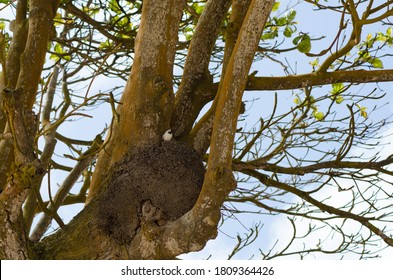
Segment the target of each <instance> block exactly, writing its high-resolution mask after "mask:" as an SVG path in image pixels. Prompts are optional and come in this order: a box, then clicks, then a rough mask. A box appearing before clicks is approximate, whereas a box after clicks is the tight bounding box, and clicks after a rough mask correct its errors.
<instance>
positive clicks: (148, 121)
mask: <svg viewBox="0 0 393 280" xmlns="http://www.w3.org/2000/svg"><path fill="white" fill-rule="evenodd" d="M184 3H185V2H184V1H183V0H167V1H150V0H148V1H144V2H143V10H142V19H141V25H140V28H139V32H138V35H137V38H136V43H135V44H136V46H135V60H134V63H133V67H132V71H131V74H130V77H129V80H128V82H127V85H126V88H125V90H124V93H123V95H122V98H121V101H120V104H121V105H119V106H118V108H117V112H118V114H119V116H120V120H119V122H118V123H115V124H114V125H113V126H112V128H111V132H110V134H109V136H108V139H107V145H106V148H105V150H103V151H102V152H101V153H100V155H99V158H98V162H97V166H96V170H95V172H94V176H93V180H92V184H91V187H90V192H89V199H88V201H90V199H91V198H92V197H94V196H95V195H96V194H97V192H98V191H99V188H100V185H101V183H102V181H103V179H104V178H105V176H106V175H107V174H108V171H109V168H110V167H111V166H112V165H113V164H114V163H115V162H117V161H119V160H120V159H121V157H122V156H123V155H124V154H125V153H126V152H127V151H128V150H129V149H130V147H132V146H143V145H151V144H157V143H159V142H160V140H161V136H162V134H163V133H164V132H165V131H166V130H167V129H168V128H169V127H170V117H171V113H172V110H173V102H174V96H173V86H172V71H173V61H174V56H175V48H176V43H177V32H178V28H179V22H180V18H181V14H182V10H183V6H184Z"/></svg>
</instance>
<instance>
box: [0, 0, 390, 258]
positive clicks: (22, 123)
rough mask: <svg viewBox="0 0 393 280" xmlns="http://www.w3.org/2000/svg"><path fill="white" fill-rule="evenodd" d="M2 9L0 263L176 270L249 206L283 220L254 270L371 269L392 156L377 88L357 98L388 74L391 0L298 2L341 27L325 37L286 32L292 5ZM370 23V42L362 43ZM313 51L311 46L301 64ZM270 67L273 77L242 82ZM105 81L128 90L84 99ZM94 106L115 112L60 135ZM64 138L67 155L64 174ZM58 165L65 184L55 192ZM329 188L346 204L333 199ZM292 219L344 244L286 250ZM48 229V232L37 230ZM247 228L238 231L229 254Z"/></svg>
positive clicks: (292, 21) (384, 216)
mask: <svg viewBox="0 0 393 280" xmlns="http://www.w3.org/2000/svg"><path fill="white" fill-rule="evenodd" d="M1 2H2V3H4V6H3V8H1V9H2V10H7V9H11V10H14V13H15V18H14V19H12V21H8V20H7V19H3V20H2V25H1V26H0V27H1V28H2V33H1V37H0V42H1V44H0V47H1V48H0V51H1V52H0V53H1V55H0V59H1V66H2V77H1V80H2V81H1V82H2V84H1V92H2V94H1V104H2V107H1V110H0V129H1V131H2V133H1V134H0V140H1V142H0V158H1V160H0V162H1V166H0V170H1V173H0V191H1V194H0V202H1V205H0V217H1V227H0V236H1V239H0V240H1V241H0V257H1V258H2V259H37V258H38V259H92V258H99V259H108V258H110V259H168V258H175V257H177V256H178V255H180V254H182V253H186V252H192V251H198V250H200V249H202V248H203V247H204V246H205V244H206V242H207V241H208V240H210V239H213V238H215V236H216V235H217V230H218V227H219V224H220V221H224V222H225V221H227V220H228V218H231V217H233V216H236V215H237V214H238V213H250V212H251V213H257V214H266V213H268V214H270V215H278V214H279V215H283V216H286V217H288V218H289V220H290V225H291V226H293V238H292V239H291V240H290V241H289V243H288V244H287V245H285V246H283V248H284V249H280V250H273V249H272V250H270V251H267V252H266V251H263V250H261V257H262V258H266V259H270V258H274V257H278V256H285V255H291V254H298V255H300V256H301V257H303V256H305V255H306V254H309V253H313V252H320V253H337V254H340V253H346V252H354V253H356V254H359V256H360V257H361V258H365V257H375V256H376V255H377V252H378V250H379V248H378V250H374V249H373V246H375V245H376V244H379V243H380V242H383V244H384V246H383V247H389V246H393V238H392V237H391V235H389V234H390V233H389V232H390V231H391V225H392V207H391V203H389V199H391V196H392V194H391V191H390V190H389V187H390V186H391V185H390V182H391V178H390V176H392V175H393V173H392V171H390V170H389V166H390V165H391V164H392V163H393V158H392V157H391V155H388V156H385V157H381V155H380V153H379V152H380V150H378V149H376V148H378V145H380V144H379V142H378V141H379V140H380V139H382V140H383V138H382V137H383V135H381V134H379V133H380V132H381V131H382V129H383V128H384V127H385V126H386V125H387V124H389V119H388V118H386V117H382V118H380V117H379V116H376V117H375V119H376V121H375V120H374V121H373V119H372V117H373V116H374V112H377V111H378V109H379V108H380V107H378V106H377V107H375V108H374V109H371V110H368V109H367V108H366V107H365V106H366V105H367V106H368V107H369V106H372V104H373V102H375V101H378V102H380V100H383V98H384V94H383V93H381V92H380V91H377V90H376V91H369V92H366V93H365V92H363V91H361V90H359V91H358V93H353V92H352V90H354V89H356V87H355V86H356V85H358V84H366V83H376V82H387V81H392V80H393V70H390V69H387V70H384V69H382V68H383V65H384V62H387V61H388V59H389V55H388V54H385V49H386V48H389V47H390V46H391V45H392V43H393V38H392V29H391V27H389V25H391V23H390V21H389V20H390V19H391V16H392V15H393V12H392V6H393V1H380V2H381V3H379V2H378V1H363V0H358V1H354V0H346V1H344V0H342V1H316V0H315V1H313V0H306V1H302V2H303V3H302V4H307V5H312V7H314V9H315V10H314V12H315V13H318V12H324V13H331V14H332V15H338V21H339V22H337V23H336V24H337V25H338V28H337V30H336V35H335V36H333V37H332V38H327V40H330V42H329V43H325V41H323V39H324V38H317V37H315V36H313V35H312V34H309V33H306V32H303V31H298V30H297V26H298V23H297V19H296V18H297V13H296V11H295V10H294V9H292V8H291V7H290V6H288V7H280V3H279V2H275V1H273V0H243V1H237V0H233V1H228V0H210V1H183V0H163V1H152V0H145V1H143V2H142V1H125V0H124V1H123V0H110V1H100V0H86V1H71V0H62V1H60V0H57V1H49V2H48V1H43V0H31V1H25V0H19V1H1ZM332 2H334V3H332ZM282 4H283V3H282ZM284 4H285V3H284ZM282 6H283V5H282ZM295 7H296V5H294V8H295ZM305 16H306V15H305ZM381 23H383V24H384V25H382V26H383V27H384V28H385V30H384V31H383V32H382V31H381V32H377V33H376V34H370V35H367V36H366V37H365V36H364V35H365V34H364V31H363V29H365V28H366V27H368V26H372V25H378V26H380V25H379V24H381ZM7 28H9V30H10V31H11V32H9V31H7ZM320 42H324V43H323V45H322V46H323V50H322V51H320V52H319V53H313V52H311V50H312V46H314V45H318V43H320ZM294 54H296V57H299V55H302V58H303V59H305V58H307V60H310V64H311V66H312V67H311V68H312V69H310V72H309V73H302V74H297V73H296V72H291V71H293V70H292V68H291V63H290V61H288V60H286V59H285V58H286V57H289V56H290V55H294ZM312 59H313V60H312ZM267 60H269V61H270V62H269V65H273V64H274V65H275V64H277V65H279V66H280V67H281V68H282V70H281V71H282V73H283V74H282V75H275V76H271V75H272V74H273V72H270V70H269V68H266V67H265V68H259V72H261V73H262V75H260V74H258V73H259V72H258V73H257V72H253V73H251V74H250V69H251V67H252V66H253V67H259V66H258V65H259V63H262V62H265V61H267ZM261 65H262V64H261ZM102 77H105V78H116V79H117V80H119V79H122V80H124V81H127V83H126V86H125V87H124V89H123V88H119V87H117V86H114V87H110V88H109V89H105V90H102V91H100V92H98V93H97V94H93V93H92V92H91V88H92V86H93V84H94V83H95V82H97V81H98V80H99V79H102ZM324 85H327V86H330V87H331V88H330V90H326V87H323V86H324ZM81 88H82V90H81ZM282 90H292V94H293V96H294V102H293V103H292V104H290V105H288V102H287V104H286V105H283V104H282V103H280V102H279V99H280V97H279V95H280V94H281V93H282V92H283V91H282ZM251 91H258V92H261V98H262V99H266V100H267V98H268V97H266V96H265V94H266V95H273V96H274V102H273V106H272V108H271V113H270V112H269V113H264V112H262V113H261V114H260V115H259V116H258V118H259V122H258V124H257V125H256V126H254V127H252V128H249V129H246V128H245V127H244V128H241V127H239V125H240V124H245V125H244V126H247V121H244V120H246V119H247V110H246V111H245V109H249V108H248V107H247V106H245V102H246V98H245V96H244V92H251ZM271 91H279V92H276V93H271ZM120 92H121V94H120ZM59 95H60V96H61V97H60V98H59V97H56V96H59ZM101 107H106V108H108V109H109V110H110V112H111V113H112V118H111V119H108V120H106V123H107V127H104V124H103V125H102V131H101V133H99V134H98V135H97V136H96V137H95V139H94V140H90V141H87V140H82V139H74V138H73V137H71V136H65V135H63V134H62V133H59V131H60V130H61V128H62V127H64V126H65V125H67V124H68V122H69V121H71V120H73V121H74V122H73V124H72V125H73V126H74V125H75V127H76V125H77V124H78V122H77V120H83V119H85V118H89V117H90V115H89V110H92V109H93V108H101ZM204 108H207V110H205V109H204ZM265 109H266V108H265ZM378 117H379V118H380V119H379V120H378ZM243 119H244V120H243ZM79 129H80V128H79ZM82 129H86V128H82ZM168 129H171V130H172V133H173V137H174V139H172V140H171V141H168V142H167V141H163V140H162V135H163V134H164V132H165V131H167V130H168ZM103 139H104V140H103ZM373 141H374V142H373ZM59 143H62V145H65V146H66V147H68V149H69V150H70V151H71V153H72V155H65V157H66V158H67V160H68V161H66V162H67V164H62V163H59V160H61V158H60V157H59V156H57V155H56V151H60V147H59V146H60V145H59ZM369 148H373V149H374V148H375V151H373V152H372V155H371V156H366V154H364V153H363V152H362V149H366V150H367V149H369ZM355 149H357V150H356V152H357V154H356V155H355V154H354V153H353V152H354V150H355ZM202 160H203V161H204V165H205V168H202ZM71 163H72V164H73V165H72V167H70V166H69V165H70V164H71ZM57 170H62V171H65V172H66V175H65V176H64V179H63V181H62V182H61V184H60V186H59V187H58V188H57V191H56V194H54V196H52V191H51V189H53V186H51V184H50V181H51V176H50V175H51V173H54V172H56V171H57ZM80 178H81V182H78V180H79V179H80ZM46 179H47V180H46ZM73 187H77V188H78V191H79V194H77V195H75V194H72V193H71V192H70V191H71V188H73ZM45 193H48V197H49V198H48V200H47V201H46V199H44V195H45ZM342 193H344V194H345V199H346V201H345V202H343V203H341V201H339V202H337V197H339V198H340V199H341V197H342ZM76 203H85V207H84V208H83V209H82V210H81V211H80V213H79V214H78V215H77V216H76V217H75V218H74V219H73V220H72V221H71V222H69V223H68V224H65V223H64V222H63V221H62V217H61V215H59V213H58V210H59V208H61V207H63V206H65V205H72V204H76ZM244 207H251V208H247V209H246V208H244ZM250 209H251V210H250ZM37 214H40V218H39V219H38V220H37V221H36V223H35V224H34V226H33V220H34V217H35V216H36V215H37ZM296 218H304V219H307V220H310V221H311V222H310V226H309V229H308V230H307V232H306V233H305V236H304V238H305V240H307V237H308V236H310V235H312V234H313V233H314V232H318V230H320V229H321V228H324V229H326V228H328V229H330V232H331V234H332V235H335V238H339V239H340V242H339V244H338V245H336V246H335V248H333V249H327V248H326V245H325V242H323V241H320V242H318V244H316V245H315V244H309V243H305V246H304V248H302V249H301V250H292V247H291V246H292V245H293V244H295V241H296V240H297V239H299V238H301V236H300V235H299V234H298V233H297V232H296V229H297V224H296ZM52 220H54V221H55V222H56V223H57V224H58V225H59V229H58V230H57V231H55V232H52V233H49V232H47V231H48V227H49V226H50V224H51V222H52ZM347 225H356V226H357V227H358V230H357V231H356V232H353V230H352V229H348V227H347ZM259 229H260V227H259V226H258V225H257V226H255V228H254V229H251V231H250V233H249V234H248V235H246V237H243V238H242V237H239V242H238V245H237V246H236V247H235V248H234V250H233V253H232V254H231V255H230V256H229V257H232V256H233V255H234V254H236V253H237V252H238V251H240V250H241V249H243V248H244V247H245V246H247V245H249V244H250V243H252V241H253V240H255V238H256V237H257V235H258V232H259ZM337 236H338V237H337Z"/></svg>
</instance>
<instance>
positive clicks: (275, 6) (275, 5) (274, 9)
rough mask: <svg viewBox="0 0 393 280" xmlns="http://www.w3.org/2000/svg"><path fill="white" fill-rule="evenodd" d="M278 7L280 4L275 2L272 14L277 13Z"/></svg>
mask: <svg viewBox="0 0 393 280" xmlns="http://www.w3.org/2000/svg"><path fill="white" fill-rule="evenodd" d="M280 5H281V2H275V3H274V4H273V9H272V12H275V11H277V10H278V8H280Z"/></svg>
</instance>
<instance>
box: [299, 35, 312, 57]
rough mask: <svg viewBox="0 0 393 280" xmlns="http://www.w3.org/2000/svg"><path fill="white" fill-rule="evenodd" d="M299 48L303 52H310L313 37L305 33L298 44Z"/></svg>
mask: <svg viewBox="0 0 393 280" xmlns="http://www.w3.org/2000/svg"><path fill="white" fill-rule="evenodd" d="M297 49H298V51H299V52H301V53H309V52H310V50H311V39H310V36H308V35H303V38H302V40H301V41H300V43H299V44H298V45H297Z"/></svg>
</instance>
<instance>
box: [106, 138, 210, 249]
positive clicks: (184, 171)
mask: <svg viewBox="0 0 393 280" xmlns="http://www.w3.org/2000/svg"><path fill="white" fill-rule="evenodd" d="M204 172H205V169H204V166H203V163H202V159H201V158H200V156H199V155H198V154H197V153H196V152H195V151H194V150H193V149H191V148H190V147H188V146H187V145H186V144H184V143H181V142H177V141H169V142H162V143H161V144H160V145H156V146H148V147H143V148H139V149H134V150H131V151H130V152H129V153H128V154H127V155H126V156H125V157H124V158H123V159H122V160H121V161H120V162H119V163H117V164H116V166H115V167H114V169H113V171H112V174H111V175H110V176H108V179H107V183H106V188H105V189H104V192H103V194H102V195H101V197H100V199H99V200H100V202H99V204H100V205H99V209H100V210H99V215H98V218H99V224H100V226H101V228H103V229H104V231H105V232H106V233H107V234H108V235H111V236H112V237H114V238H115V239H117V240H119V241H121V242H130V241H131V239H132V237H133V236H134V234H135V232H136V230H137V229H138V227H139V226H140V222H141V220H144V221H145V222H146V221H147V222H155V223H156V224H157V226H161V225H162V224H164V223H165V221H167V220H175V219H177V218H178V217H180V216H182V215H183V214H185V213H186V212H188V211H189V210H190V209H191V208H192V207H193V206H194V205H195V202H196V201H197V199H198V196H199V193H200V191H201V188H202V184H203V178H204Z"/></svg>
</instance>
